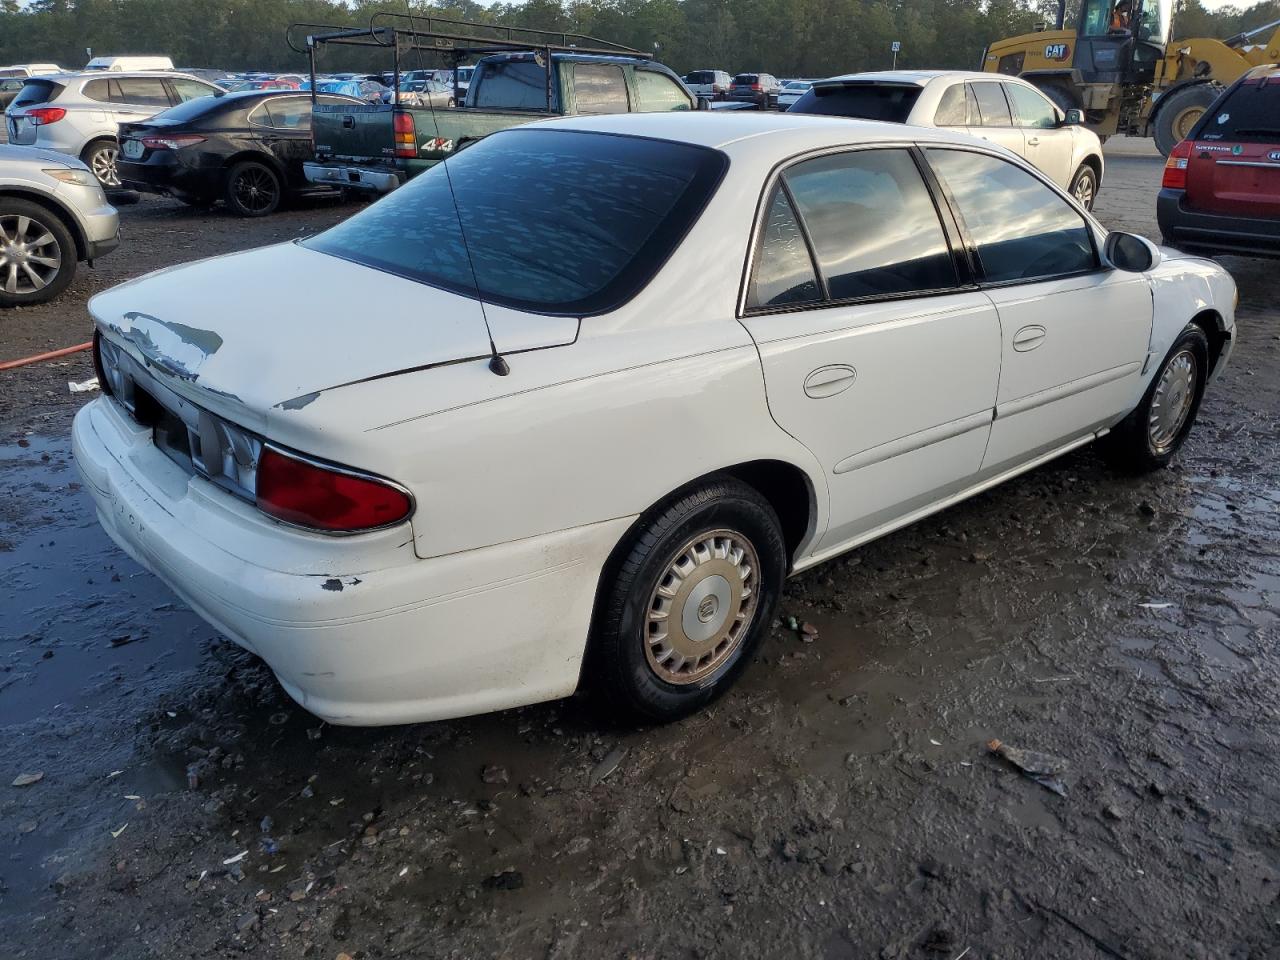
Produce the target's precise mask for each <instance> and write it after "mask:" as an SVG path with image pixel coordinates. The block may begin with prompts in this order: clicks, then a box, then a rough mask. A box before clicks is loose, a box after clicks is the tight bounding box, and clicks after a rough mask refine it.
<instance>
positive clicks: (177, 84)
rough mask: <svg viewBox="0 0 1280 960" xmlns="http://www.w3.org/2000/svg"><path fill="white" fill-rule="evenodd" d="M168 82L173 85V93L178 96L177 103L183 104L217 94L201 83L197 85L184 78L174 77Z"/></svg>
mask: <svg viewBox="0 0 1280 960" xmlns="http://www.w3.org/2000/svg"><path fill="white" fill-rule="evenodd" d="M169 82H170V83H171V84H173V91H174V93H176V94H177V95H178V102H179V103H185V102H186V101H188V100H194V99H196V98H197V97H211V96H213V95H214V94H215V93H218V92H219V91H216V90H214V89H213V88H211V87H209V86H206V85H205V84H203V83H197V82H196V81H194V80H188V79H186V78H185V77H174V78H173V79H172V80H170V81H169Z"/></svg>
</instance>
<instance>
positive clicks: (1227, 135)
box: [1189, 83, 1280, 143]
mask: <svg viewBox="0 0 1280 960" xmlns="http://www.w3.org/2000/svg"><path fill="white" fill-rule="evenodd" d="M1189 139H1194V140H1235V141H1242V142H1247V143H1280V83H1268V84H1262V83H1242V84H1240V86H1238V87H1236V88H1235V89H1234V90H1232V91H1231V92H1230V93H1228V94H1227V95H1226V96H1225V97H1224V98H1223V99H1222V100H1220V101H1218V103H1216V104H1214V106H1213V108H1212V109H1211V110H1208V111H1206V112H1205V116H1204V119H1203V120H1201V121H1200V129H1199V131H1198V132H1195V133H1193V134H1192V135H1191V137H1190V138H1189Z"/></svg>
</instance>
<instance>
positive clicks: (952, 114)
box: [933, 83, 969, 127]
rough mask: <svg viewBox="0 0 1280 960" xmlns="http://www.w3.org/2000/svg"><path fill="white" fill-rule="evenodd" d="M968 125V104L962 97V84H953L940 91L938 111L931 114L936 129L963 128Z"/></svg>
mask: <svg viewBox="0 0 1280 960" xmlns="http://www.w3.org/2000/svg"><path fill="white" fill-rule="evenodd" d="M968 123H969V104H968V101H967V100H966V99H965V96H964V84H963V83H954V84H952V85H951V86H949V87H947V89H946V90H944V91H942V99H941V100H939V101H938V109H937V111H935V112H934V114H933V124H934V126H936V127H963V126H967V125H968Z"/></svg>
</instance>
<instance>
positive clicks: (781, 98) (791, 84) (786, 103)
mask: <svg viewBox="0 0 1280 960" xmlns="http://www.w3.org/2000/svg"><path fill="white" fill-rule="evenodd" d="M812 86H813V81H812V80H787V81H786V82H784V83H783V84H782V89H781V90H780V91H779V92H778V109H779V110H786V109H787V108H788V107H790V106H791V105H792V104H793V103H795V102H796V101H797V100H799V99H800V98H801V97H803V96H804V95H805V94H806V93H808V92H809V88H810V87H812Z"/></svg>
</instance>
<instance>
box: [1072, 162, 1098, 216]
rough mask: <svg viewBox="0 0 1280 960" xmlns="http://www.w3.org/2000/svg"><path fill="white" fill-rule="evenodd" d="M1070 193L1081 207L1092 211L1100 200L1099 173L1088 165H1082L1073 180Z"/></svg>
mask: <svg viewBox="0 0 1280 960" xmlns="http://www.w3.org/2000/svg"><path fill="white" fill-rule="evenodd" d="M1070 193H1071V195H1072V196H1073V197H1075V198H1076V200H1077V201H1079V203H1080V206H1082V207H1084V208H1085V209H1086V210H1092V209H1093V205H1094V203H1095V202H1096V201H1097V199H1098V171H1096V170H1094V169H1093V167H1091V166H1089V164H1087V163H1082V164H1080V167H1079V169H1077V170H1076V174H1075V176H1074V177H1072V178H1071V187H1070Z"/></svg>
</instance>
